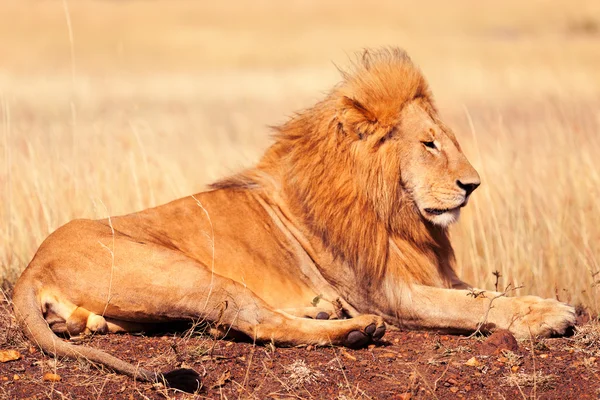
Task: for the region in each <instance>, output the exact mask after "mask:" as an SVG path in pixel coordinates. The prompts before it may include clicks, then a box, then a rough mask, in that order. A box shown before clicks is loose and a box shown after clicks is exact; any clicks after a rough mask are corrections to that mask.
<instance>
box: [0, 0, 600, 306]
mask: <svg viewBox="0 0 600 400" xmlns="http://www.w3.org/2000/svg"><path fill="white" fill-rule="evenodd" d="M0 3H1V4H0V8H1V9H2V13H1V14H2V15H0V48H2V54H3V56H2V63H1V64H0V281H2V282H3V285H8V286H9V285H10V284H11V283H14V281H15V280H16V278H17V276H18V275H19V273H20V272H21V271H22V270H23V268H25V266H26V265H27V263H28V262H29V260H30V259H31V257H32V256H33V254H34V252H35V249H36V248H37V246H39V244H40V243H41V241H42V240H43V239H44V238H45V237H46V236H47V235H48V234H49V233H50V232H52V231H53V230H54V229H56V228H57V227H58V226H60V225H61V224H63V223H65V222H67V221H68V220H70V219H72V218H75V217H91V218H96V217H105V216H107V215H114V214H121V213H126V212H131V211H134V210H138V209H141V208H145V207H149V206H152V205H157V204H160V203H163V202H166V201H169V200H171V199H174V198H176V197H180V196H183V195H187V194H191V193H194V192H196V191H199V190H201V189H202V187H203V186H204V185H205V184H206V183H209V182H210V181H212V180H214V179H216V178H218V177H221V176H223V175H225V174H228V173H231V172H233V171H236V170H238V169H239V168H241V167H243V166H247V165H250V164H251V163H253V162H255V161H256V160H257V159H258V157H259V156H260V154H261V152H262V151H263V149H264V148H265V147H266V146H267V145H268V143H269V132H268V130H267V129H266V128H265V126H266V125H268V124H276V123H279V122H282V121H283V120H284V119H285V116H286V115H290V114H291V113H292V112H293V111H295V110H297V109H299V108H302V107H305V106H307V105H310V104H311V103H313V102H314V101H315V100H317V99H318V98H319V97H320V96H321V93H322V92H323V91H325V90H327V89H328V88H329V87H330V86H331V85H332V84H333V83H335V82H336V80H337V73H336V71H335V68H334V67H333V66H332V65H331V61H334V62H336V63H338V64H344V60H345V59H346V54H347V53H350V52H352V51H354V50H357V49H359V48H361V47H363V46H379V45H400V46H403V47H405V48H406V49H407V50H408V51H409V52H410V53H411V54H412V56H413V58H414V59H415V60H416V61H417V62H418V63H419V64H420V65H421V66H422V68H423V70H424V72H425V74H426V75H427V76H428V78H429V80H430V82H431V85H432V87H433V90H434V93H435V94H436V96H437V98H438V104H439V106H440V109H441V111H442V113H443V116H444V117H445V118H446V120H447V121H448V122H449V124H450V125H451V126H453V127H454V128H455V130H456V132H457V134H458V136H459V139H460V140H461V142H462V143H463V147H464V148H465V151H466V153H467V155H468V156H469V157H470V159H471V160H472V161H473V163H474V165H475V166H476V167H477V168H478V170H479V171H480V173H481V175H482V178H483V182H484V184H483V186H482V187H481V189H479V190H478V191H477V192H476V194H475V195H474V198H473V201H472V203H471V204H470V206H469V207H468V209H467V210H466V212H465V214H464V216H463V218H462V220H461V222H460V224H459V225H458V226H457V227H456V228H455V229H454V242H455V247H456V249H457V253H458V261H459V269H460V272H461V274H462V275H463V276H464V277H465V278H466V279H467V280H468V281H469V282H471V283H473V284H475V285H478V286H480V287H483V288H487V289H492V288H493V287H494V277H493V275H492V272H494V271H496V270H497V271H499V272H500V273H501V274H502V277H503V278H501V281H502V286H503V287H504V286H506V284H507V283H508V282H512V283H513V284H514V285H515V286H519V285H523V286H524V288H523V289H521V290H520V291H519V293H520V294H524V293H537V294H540V295H543V296H554V295H555V294H556V293H558V295H559V296H560V298H561V299H562V300H569V301H571V302H573V303H575V302H583V303H584V304H585V305H586V306H588V307H589V308H591V309H592V310H594V311H598V310H599V309H600V303H599V299H598V288H597V287H596V286H595V281H596V280H599V279H600V275H598V276H597V275H595V274H597V273H598V272H599V271H600V217H599V215H600V201H598V198H600V168H599V167H598V160H597V154H600V134H599V132H600V112H599V111H598V110H600V96H599V94H600V73H599V72H598V71H600V52H598V50H597V48H598V47H597V46H598V34H599V33H598V27H599V26H600V5H599V3H598V2H596V1H587V2H586V1H579V2H577V3H576V4H575V3H573V2H570V1H560V2H554V3H553V6H552V7H549V6H547V5H544V4H545V3H542V2H537V1H534V2H525V3H523V2H518V1H508V2H503V3H502V6H500V5H498V4H496V3H493V2H484V3H481V2H478V3H477V5H476V6H474V5H473V3H471V2H467V1H466V0H463V1H459V2H452V3H447V2H442V1H439V0H438V1H424V2H418V4H415V3H414V2H411V3H410V4H411V5H410V6H409V5H408V4H400V3H398V2H396V1H386V2H382V3H378V4H379V5H378V6H377V7H374V6H372V5H368V3H364V2H357V3H354V2H347V1H344V2H342V1H333V2H317V1H302V2H291V3H290V2H285V3H279V2H246V1H244V2H236V3H232V4H228V5H227V4H223V3H214V2H213V3H209V2H179V1H177V2H166V1H165V0H159V1H153V2H146V1H128V2H98V1H93V2H91V1H84V0H82V1H77V2H74V1H72V2H68V1H67V2H60V1H44V2H38V1H21V2H14V1H9V0H5V1H2V0H0ZM65 5H66V6H67V7H65ZM435 9H437V10H438V11H437V12H431V10H435ZM66 11H68V14H67V13H66ZM424 13H425V14H426V15H423V14H424ZM67 16H69V17H70V18H69V19H67ZM68 20H70V22H71V26H72V31H71V33H72V45H71V40H70V35H69V30H68V24H67V21H68ZM32 27H33V28H32Z"/></svg>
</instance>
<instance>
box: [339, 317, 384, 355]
mask: <svg viewBox="0 0 600 400" xmlns="http://www.w3.org/2000/svg"><path fill="white" fill-rule="evenodd" d="M352 320H354V321H353V322H355V323H357V324H358V325H362V326H361V327H360V328H359V329H353V330H351V331H350V332H348V334H347V335H346V338H345V340H344V343H343V345H344V346H347V347H351V348H357V347H363V346H366V345H367V344H369V343H371V342H373V340H379V339H381V338H382V337H383V335H384V334H385V322H383V319H382V318H381V317H378V316H374V315H361V316H358V317H355V318H352Z"/></svg>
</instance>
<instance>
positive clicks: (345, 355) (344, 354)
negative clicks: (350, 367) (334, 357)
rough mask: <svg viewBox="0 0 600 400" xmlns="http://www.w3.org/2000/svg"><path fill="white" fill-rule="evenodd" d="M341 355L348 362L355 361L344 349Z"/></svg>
mask: <svg viewBox="0 0 600 400" xmlns="http://www.w3.org/2000/svg"><path fill="white" fill-rule="evenodd" d="M342 355H343V356H344V357H346V358H347V359H348V360H352V361H356V357H354V356H353V355H352V354H350V353H348V352H347V351H346V349H342Z"/></svg>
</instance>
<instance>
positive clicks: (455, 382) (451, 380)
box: [446, 378, 458, 386]
mask: <svg viewBox="0 0 600 400" xmlns="http://www.w3.org/2000/svg"><path fill="white" fill-rule="evenodd" d="M446 382H448V383H449V384H451V385H453V386H456V385H458V381H457V380H456V379H454V378H450V379H448V380H446Z"/></svg>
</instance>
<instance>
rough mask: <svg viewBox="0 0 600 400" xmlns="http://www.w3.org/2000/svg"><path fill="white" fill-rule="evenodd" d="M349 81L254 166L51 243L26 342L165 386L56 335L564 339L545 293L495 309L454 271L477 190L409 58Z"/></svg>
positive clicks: (370, 67)
mask: <svg viewBox="0 0 600 400" xmlns="http://www.w3.org/2000/svg"><path fill="white" fill-rule="evenodd" d="M344 78H345V80H344V82H343V83H342V84H341V85H339V86H337V87H336V88H335V89H334V90H333V91H332V92H331V93H330V95H329V96H328V97H327V98H326V99H325V100H324V101H323V102H321V103H318V104H317V105H315V106H314V107H313V108H311V109H308V110H306V111H305V112H303V113H300V114H299V115H298V116H297V117H295V118H293V119H292V120H291V121H289V122H288V123H287V124H285V125H283V126H282V127H280V128H278V135H277V137H276V141H275V143H274V144H273V146H271V148H270V149H268V150H267V152H266V153H265V155H264V157H263V158H262V159H261V161H260V162H259V164H258V165H257V166H256V167H255V168H253V169H250V170H248V171H245V172H243V173H241V174H240V175H237V176H234V177H232V178H229V179H226V180H223V181H221V182H218V183H216V184H215V185H213V188H212V190H210V191H207V192H203V193H200V194H197V195H195V196H190V197H186V198H184V199H181V200H177V201H174V202H172V203H169V204H166V205H163V206H160V207H157V208H153V209H149V210H144V211H141V212H139V213H135V214H130V215H126V216H121V217H113V218H110V219H106V220H101V221H88V220H77V221H73V222H71V223H69V224H67V225H65V226H64V227H62V228H60V229H58V230H57V231H56V232H55V233H53V234H52V235H51V236H50V237H49V238H48V239H47V240H46V241H45V242H44V243H43V244H42V246H41V247H40V249H39V251H38V252H37V254H36V255H35V257H34V259H33V260H32V262H31V263H30V265H29V266H28V268H27V269H26V271H25V272H24V273H23V275H22V277H21V279H20V280H19V282H18V283H17V285H16V287H15V292H14V303H15V311H16V315H17V317H18V319H19V321H20V322H21V323H22V325H23V327H24V329H25V331H26V332H27V333H28V335H29V336H30V337H31V338H32V339H33V340H36V341H38V343H40V345H41V347H42V348H43V349H44V350H45V351H48V352H51V353H55V354H59V355H68V356H73V357H77V356H81V355H83V356H86V357H88V358H90V359H91V360H92V361H97V362H101V363H104V364H106V365H109V366H111V367H112V368H115V369H117V370H119V371H121V372H125V373H128V374H130V375H133V376H137V377H139V378H143V379H155V378H156V377H157V375H156V374H153V373H150V372H148V371H141V372H140V370H137V369H134V368H133V367H132V366H130V365H129V364H126V363H123V362H122V361H120V360H118V359H116V358H114V357H112V356H109V355H107V354H106V353H103V352H101V351H99V350H95V349H90V348H87V347H75V346H73V345H71V344H67V343H64V342H62V341H60V340H59V339H58V338H57V337H56V336H54V334H53V333H52V332H51V331H50V329H48V326H47V325H46V324H49V325H50V328H51V329H52V330H54V331H55V332H64V333H68V334H70V335H79V334H82V333H86V332H89V331H98V332H106V331H110V332H118V331H135V330H141V329H144V325H143V324H147V323H154V322H166V321H172V320H182V319H183V320H185V319H187V320H192V319H195V320H198V319H200V320H204V321H206V322H209V323H211V324H212V327H213V328H215V329H216V331H224V330H232V331H236V332H239V333H243V334H245V335H246V336H249V337H250V338H251V339H253V340H259V341H269V340H272V341H274V342H276V343H279V344H288V345H290V344H291V345H293V344H300V343H314V344H328V343H332V344H340V345H348V346H359V345H364V344H366V343H369V342H370V341H371V340H373V339H378V338H380V337H381V336H382V335H383V333H384V329H385V328H384V325H383V321H384V320H385V321H386V322H387V323H389V324H392V325H396V326H408V327H413V328H424V329H440V330H446V331H462V332H467V331H473V330H475V329H477V328H478V327H479V326H481V323H483V322H485V325H484V327H488V328H492V327H502V328H508V329H511V330H512V331H513V332H514V333H515V334H517V335H520V336H525V335H527V334H529V333H532V334H540V335H548V334H550V333H552V332H558V333H561V332H564V330H565V329H566V328H567V327H568V326H569V325H570V324H572V323H573V318H574V315H573V310H572V308H570V307H568V306H566V305H563V304H561V303H558V302H556V301H554V300H543V299H540V298H537V297H524V298H506V297H498V298H496V299H495V300H494V301H495V303H494V307H492V308H490V307H489V306H490V302H491V301H492V298H493V297H495V296H497V295H498V294H494V293H492V294H491V295H487V296H470V295H469V294H472V293H471V292H469V291H468V290H466V288H467V287H468V285H466V284H464V283H463V282H461V281H460V280H459V279H458V277H457V276H456V275H455V273H454V255H453V251H452V247H451V245H450V241H449V239H448V234H447V225H448V224H449V223H451V222H453V221H454V220H455V219H456V218H457V217H458V214H459V212H460V207H463V206H464V205H466V203H467V199H468V197H469V194H470V193H471V192H472V191H473V190H474V189H475V188H476V187H477V185H478V184H479V177H478V175H477V173H476V172H475V171H474V169H473V168H472V167H471V165H470V164H469V163H468V161H467V160H466V158H465V157H464V155H463V154H462V152H461V151H460V147H459V145H458V142H457V141H456V139H455V137H454V135H453V134H452V133H451V132H450V131H449V129H448V128H447V127H445V126H444V125H443V124H442V123H441V121H440V120H439V118H438V116H437V112H436V111H435V108H434V106H433V103H432V101H431V98H430V95H429V92H428V89H427V85H426V83H425V81H424V79H423V77H422V76H421V74H420V72H419V71H418V69H416V67H414V65H413V64H412V63H411V62H410V60H409V59H408V58H407V57H406V55H404V53H402V52H400V51H389V52H388V51H383V52H379V53H377V54H375V55H369V54H368V53H367V54H366V55H365V57H364V58H363V60H362V62H361V63H360V64H359V65H357V66H356V70H355V71H354V74H345V75H344ZM488 311H489V312H488ZM304 317H308V318H304ZM323 318H325V319H326V318H331V319H330V320H322V319H323ZM484 318H485V321H484ZM44 319H45V320H44ZM158 376H160V375H158Z"/></svg>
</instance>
